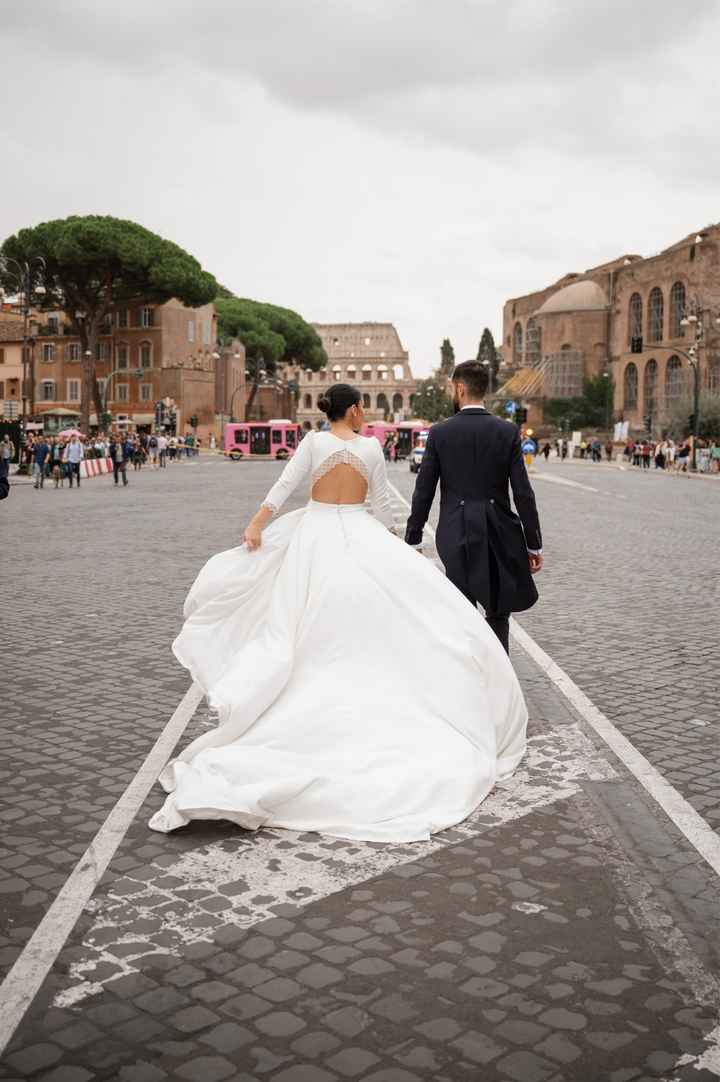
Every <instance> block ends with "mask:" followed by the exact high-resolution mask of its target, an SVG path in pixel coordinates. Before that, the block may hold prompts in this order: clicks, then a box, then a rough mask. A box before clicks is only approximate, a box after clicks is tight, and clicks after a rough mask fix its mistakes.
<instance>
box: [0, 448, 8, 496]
mask: <svg viewBox="0 0 720 1082" xmlns="http://www.w3.org/2000/svg"><path fill="white" fill-rule="evenodd" d="M9 466H10V463H9V462H8V460H7V459H6V458H5V457H4V456H3V457H0V500H6V499H7V498H8V496H9V495H10V482H9V480H8V468H9Z"/></svg>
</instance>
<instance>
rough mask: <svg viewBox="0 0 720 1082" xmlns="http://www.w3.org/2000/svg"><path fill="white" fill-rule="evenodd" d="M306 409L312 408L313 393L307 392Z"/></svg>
mask: <svg viewBox="0 0 720 1082" xmlns="http://www.w3.org/2000/svg"><path fill="white" fill-rule="evenodd" d="M305 409H306V410H311V409H312V395H311V394H306V395H305Z"/></svg>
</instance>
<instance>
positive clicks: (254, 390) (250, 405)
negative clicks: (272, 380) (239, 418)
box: [245, 379, 260, 421]
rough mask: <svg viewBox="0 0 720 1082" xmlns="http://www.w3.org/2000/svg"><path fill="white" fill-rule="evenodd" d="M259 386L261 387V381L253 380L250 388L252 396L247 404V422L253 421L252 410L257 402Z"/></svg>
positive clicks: (250, 395)
mask: <svg viewBox="0 0 720 1082" xmlns="http://www.w3.org/2000/svg"><path fill="white" fill-rule="evenodd" d="M259 386H260V380H257V379H255V380H253V382H252V386H251V388H250V394H249V396H248V400H247V402H246V403H245V420H246V421H250V420H251V419H252V408H253V404H254V402H255V398H256V397H257V393H258V387H259Z"/></svg>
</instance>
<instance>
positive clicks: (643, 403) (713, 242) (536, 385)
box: [501, 225, 720, 432]
mask: <svg viewBox="0 0 720 1082" xmlns="http://www.w3.org/2000/svg"><path fill="white" fill-rule="evenodd" d="M696 304H699V305H700V306H701V307H702V309H703V310H704V314H703V316H702V317H701V320H702V324H703V344H702V346H701V347H700V350H699V355H700V373H701V386H702V387H703V389H706V390H717V391H720V332H719V331H718V328H717V326H716V324H715V318H714V317H715V316H716V315H717V313H718V310H719V309H720V226H716V225H713V226H709V227H707V228H706V229H702V230H700V231H699V232H696V233H691V234H690V235H688V236H687V237H685V238H683V239H682V240H680V241H678V242H677V243H676V244H673V245H671V246H670V247H669V248H666V249H664V250H663V251H661V252H659V253H658V254H657V255H654V256H650V257H648V258H643V257H642V256H639V255H623V256H620V257H619V258H618V259H615V260H612V261H611V262H609V263H604V264H602V265H601V266H598V267H592V268H590V269H589V270H587V271H585V273H584V274H567V275H565V276H564V277H563V278H561V279H560V280H559V281H557V282H554V283H553V284H552V285H550V286H547V287H546V288H545V289H542V290H539V291H537V292H535V293H529V294H526V295H525V296H522V297H515V298H512V299H510V300H508V301H506V303H505V305H504V308H503V346H502V353H503V364H502V369H503V371H504V374H505V375H506V376H507V377H508V379H507V381H506V382H505V383H504V384H503V387H502V389H501V393H502V395H503V397H515V398H517V399H524V400H527V402H528V404H529V405H530V407H531V419H532V420H534V421H535V423H539V422H540V421H541V420H542V401H543V399H545V398H558V397H572V396H573V395H576V394H578V393H581V390H582V381H583V379H585V378H587V377H592V376H599V375H602V374H603V373H605V372H607V373H608V375H610V376H612V378H613V381H614V387H615V399H614V411H613V412H614V418H615V419H616V420H627V421H628V422H629V424H630V428H631V429H633V430H635V431H642V430H645V429H647V428H649V429H650V430H651V431H653V432H658V431H660V430H661V429H662V425H663V421H664V420H666V419H667V417H668V416H669V414H670V413H671V412H672V410H673V408H674V407H675V406H676V405H677V403H678V402H680V401H681V400H684V399H686V398H687V397H688V396H689V394H690V388H691V379H690V376H691V373H690V371H689V365H688V360H687V358H686V357H685V356H683V353H684V352H687V350H688V347H689V346H690V345H692V344H693V342H694V339H695V333H694V329H693V327H692V326H688V325H687V324H685V325H684V324H683V317H684V316H685V315H686V314H687V313H688V312H691V311H692V310H693V306H694V305H696Z"/></svg>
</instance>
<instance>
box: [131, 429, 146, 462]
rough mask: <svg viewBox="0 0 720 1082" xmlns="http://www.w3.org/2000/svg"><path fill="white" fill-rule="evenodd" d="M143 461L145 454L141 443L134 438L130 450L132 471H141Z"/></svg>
mask: <svg viewBox="0 0 720 1082" xmlns="http://www.w3.org/2000/svg"><path fill="white" fill-rule="evenodd" d="M144 459H145V452H144V451H143V445H142V441H141V440H140V439H138V437H137V436H136V437H135V440H134V442H133V449H132V464H133V469H134V470H140V469H142V465H143V461H144Z"/></svg>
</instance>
